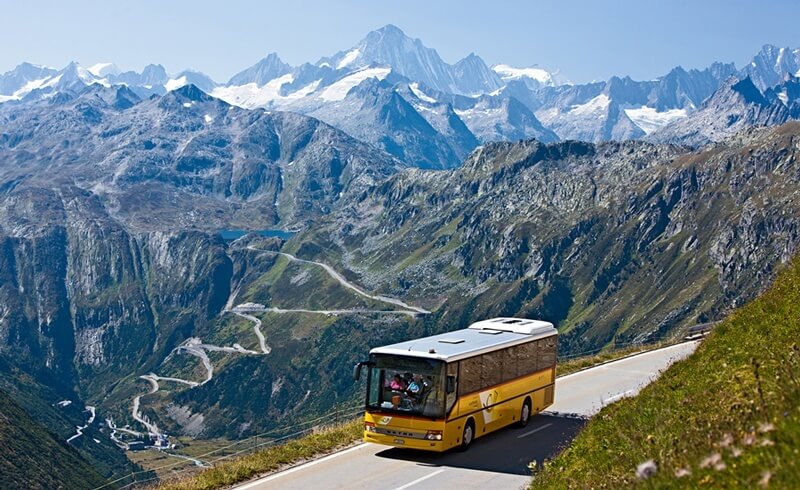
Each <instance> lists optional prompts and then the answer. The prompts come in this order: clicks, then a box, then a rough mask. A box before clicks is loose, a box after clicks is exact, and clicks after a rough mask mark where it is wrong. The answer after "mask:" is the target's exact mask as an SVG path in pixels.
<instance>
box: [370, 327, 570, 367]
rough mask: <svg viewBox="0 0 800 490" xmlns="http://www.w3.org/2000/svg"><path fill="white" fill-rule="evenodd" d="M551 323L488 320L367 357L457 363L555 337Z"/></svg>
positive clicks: (394, 345) (378, 350)
mask: <svg viewBox="0 0 800 490" xmlns="http://www.w3.org/2000/svg"><path fill="white" fill-rule="evenodd" d="M557 334H558V331H557V330H556V329H555V327H554V326H553V324H552V323H550V322H543V321H540V320H527V319H524V318H492V319H491V320H483V321H480V322H476V323H473V324H472V325H470V326H469V327H468V328H465V329H462V330H455V331H453V332H447V333H442V334H439V335H432V336H430V337H423V338H421V339H413V340H407V341H405V342H399V343H397V344H391V345H385V346H383V347H376V348H374V349H372V350H371V351H369V353H370V354H390V355H399V356H411V357H424V358H426V359H439V360H442V361H457V360H459V359H464V358H467V357H471V356H474V355H477V354H481V353H483V352H490V351H493V350H495V349H498V348H502V347H508V346H511V345H515V344H522V343H525V342H530V341H531V340H536V339H541V338H545V337H550V336H552V335H557Z"/></svg>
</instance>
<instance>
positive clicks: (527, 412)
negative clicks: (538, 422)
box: [519, 398, 531, 427]
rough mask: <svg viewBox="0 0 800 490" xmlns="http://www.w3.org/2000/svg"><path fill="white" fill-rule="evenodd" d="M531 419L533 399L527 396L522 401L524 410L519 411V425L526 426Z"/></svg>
mask: <svg viewBox="0 0 800 490" xmlns="http://www.w3.org/2000/svg"><path fill="white" fill-rule="evenodd" d="M530 420H531V399H530V398H526V399H525V401H524V402H523V403H522V410H520V412H519V426H520V427H525V426H526V425H528V422H529V421H530Z"/></svg>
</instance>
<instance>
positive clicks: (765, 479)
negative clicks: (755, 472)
mask: <svg viewBox="0 0 800 490" xmlns="http://www.w3.org/2000/svg"><path fill="white" fill-rule="evenodd" d="M770 478H772V473H771V472H769V471H765V472H763V473H761V479H760V480H758V486H759V487H762V488H767V486H769V479H770Z"/></svg>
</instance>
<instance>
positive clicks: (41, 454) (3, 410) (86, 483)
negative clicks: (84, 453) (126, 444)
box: [0, 391, 105, 488]
mask: <svg viewBox="0 0 800 490" xmlns="http://www.w3.org/2000/svg"><path fill="white" fill-rule="evenodd" d="M104 482H105V480H104V479H103V478H102V477H101V476H100V475H99V474H98V473H97V472H96V471H95V470H94V469H93V468H92V467H91V466H90V465H89V463H88V462H86V461H85V460H84V459H83V458H81V456H80V455H79V454H78V451H77V450H75V449H74V448H72V447H70V446H68V445H67V443H65V442H63V441H62V440H58V439H56V436H54V435H53V434H52V433H51V432H49V431H48V430H47V429H45V428H44V426H42V425H41V424H39V423H38V422H36V421H34V420H33V419H32V418H31V417H30V416H29V415H28V414H27V413H26V412H25V410H23V409H22V408H21V407H20V406H19V405H17V403H16V402H14V400H12V399H11V397H9V396H8V395H6V394H5V393H4V392H2V391H0V488H93V487H96V486H98V485H102V484H103V483H104Z"/></svg>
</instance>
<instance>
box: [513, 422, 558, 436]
mask: <svg viewBox="0 0 800 490" xmlns="http://www.w3.org/2000/svg"><path fill="white" fill-rule="evenodd" d="M551 425H553V424H544V425H543V426H541V427H537V428H535V429H533V430H532V431H530V432H526V433H524V434H522V435H519V436H517V439H522V438H523V437H528V436H529V435H531V434H535V433H537V432H539V431H540V430H545V429H546V428H548V427H550V426H551Z"/></svg>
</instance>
